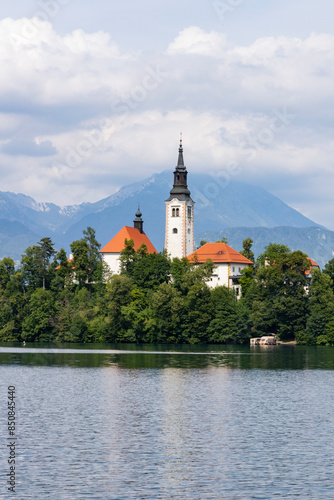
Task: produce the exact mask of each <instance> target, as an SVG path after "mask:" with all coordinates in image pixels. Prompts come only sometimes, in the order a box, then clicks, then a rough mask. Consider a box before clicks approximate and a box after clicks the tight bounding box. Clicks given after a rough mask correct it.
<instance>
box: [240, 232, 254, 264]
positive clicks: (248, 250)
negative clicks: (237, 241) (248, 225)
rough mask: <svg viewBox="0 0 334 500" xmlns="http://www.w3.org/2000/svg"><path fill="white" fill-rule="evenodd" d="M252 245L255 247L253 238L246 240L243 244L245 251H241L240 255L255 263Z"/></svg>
mask: <svg viewBox="0 0 334 500" xmlns="http://www.w3.org/2000/svg"><path fill="white" fill-rule="evenodd" d="M252 245H253V240H252V239H251V238H246V239H245V240H244V241H243V242H242V248H243V250H241V252H240V253H241V255H243V256H244V257H246V259H249V260H251V261H252V262H254V261H255V259H254V253H253V252H252V250H251V248H252Z"/></svg>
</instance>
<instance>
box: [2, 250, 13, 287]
mask: <svg viewBox="0 0 334 500" xmlns="http://www.w3.org/2000/svg"><path fill="white" fill-rule="evenodd" d="M14 273H15V262H14V261H13V259H10V258H9V257H4V258H3V259H2V260H1V261H0V287H1V288H2V289H4V288H6V285H7V283H8V281H9V280H10V278H11V276H13V275H14Z"/></svg>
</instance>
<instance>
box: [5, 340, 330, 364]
mask: <svg viewBox="0 0 334 500" xmlns="http://www.w3.org/2000/svg"><path fill="white" fill-rule="evenodd" d="M0 364H2V365H29V366H71V367H87V368H88V367H103V366H116V367H119V368H124V369H130V368H136V369H137V368H146V369H147V368H198V369H203V368H208V367H225V368H230V369H242V370H248V369H266V370H279V369H284V370H304V369H329V370H332V369H333V368H334V348H333V347H308V346H307V347H305V346H294V345H279V346H275V347H271V346H268V347H267V348H263V347H260V346H259V347H250V346H225V345H197V346H189V345H164V344H162V345H160V344H143V345H136V344H56V345H55V344H27V345H26V346H25V347H22V344H18V343H6V344H4V343H2V344H0Z"/></svg>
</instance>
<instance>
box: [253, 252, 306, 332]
mask: <svg viewBox="0 0 334 500" xmlns="http://www.w3.org/2000/svg"><path fill="white" fill-rule="evenodd" d="M276 250H277V248H276ZM282 250H283V249H282V248H281V247H279V248H278V251H276V252H275V255H274V257H275V258H274V259H273V260H271V264H270V265H269V266H262V267H260V268H259V269H258V270H257V272H256V276H255V280H254V286H252V287H251V289H250V290H249V291H248V293H247V295H248V298H249V294H250V291H251V292H252V295H253V300H252V306H251V307H252V311H251V320H252V322H253V330H254V333H255V334H257V335H259V334H266V333H275V334H278V335H279V337H280V339H281V340H290V339H294V338H295V336H296V333H297V332H300V331H302V330H303V329H304V328H305V323H306V317H307V294H306V291H305V288H306V285H307V280H306V275H305V273H306V271H307V270H308V269H309V261H308V259H307V256H306V255H305V254H303V253H302V252H300V251H296V252H291V253H284V252H283V251H282ZM271 255H272V256H273V254H271Z"/></svg>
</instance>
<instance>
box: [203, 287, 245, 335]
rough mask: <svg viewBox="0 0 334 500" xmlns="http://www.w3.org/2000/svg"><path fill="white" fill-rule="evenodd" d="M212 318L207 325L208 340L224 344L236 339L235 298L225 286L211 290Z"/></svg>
mask: <svg viewBox="0 0 334 500" xmlns="http://www.w3.org/2000/svg"><path fill="white" fill-rule="evenodd" d="M211 299H212V303H213V306H214V318H213V319H212V320H211V322H210V325H209V327H208V334H209V342H214V343H220V344H226V343H236V342H237V341H238V329H237V309H236V298H235V295H234V293H233V292H230V291H229V289H228V288H227V287H224V286H219V287H216V288H214V289H213V290H212V292H211Z"/></svg>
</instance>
